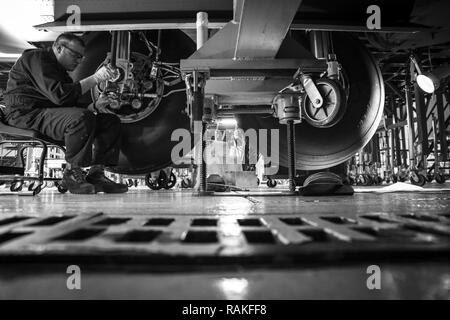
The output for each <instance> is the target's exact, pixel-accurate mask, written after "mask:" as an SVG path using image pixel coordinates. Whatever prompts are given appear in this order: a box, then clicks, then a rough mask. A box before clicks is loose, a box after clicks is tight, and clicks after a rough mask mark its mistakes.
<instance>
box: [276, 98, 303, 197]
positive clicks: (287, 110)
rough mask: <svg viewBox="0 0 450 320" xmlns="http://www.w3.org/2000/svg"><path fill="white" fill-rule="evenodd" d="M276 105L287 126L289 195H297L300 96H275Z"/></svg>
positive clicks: (277, 112)
mask: <svg viewBox="0 0 450 320" xmlns="http://www.w3.org/2000/svg"><path fill="white" fill-rule="evenodd" d="M274 105H275V107H276V116H277V117H278V119H279V121H280V123H281V124H285V125H286V126H287V128H286V129H287V139H288V150H287V152H288V164H287V165H288V179H289V191H288V192H287V195H297V194H298V193H297V191H296V190H295V189H296V185H295V124H296V123H299V122H300V121H301V120H300V119H301V116H300V112H301V110H300V107H299V96H298V95H296V94H280V95H278V96H276V97H275V99H274Z"/></svg>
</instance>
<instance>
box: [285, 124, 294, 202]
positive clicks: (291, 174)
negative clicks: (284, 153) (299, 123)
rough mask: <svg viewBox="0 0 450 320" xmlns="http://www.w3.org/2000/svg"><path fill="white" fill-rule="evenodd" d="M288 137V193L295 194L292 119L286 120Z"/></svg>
mask: <svg viewBox="0 0 450 320" xmlns="http://www.w3.org/2000/svg"><path fill="white" fill-rule="evenodd" d="M286 125H287V139H288V175H289V193H290V194H296V191H295V125H294V120H287V123H286Z"/></svg>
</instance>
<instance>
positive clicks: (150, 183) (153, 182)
mask: <svg viewBox="0 0 450 320" xmlns="http://www.w3.org/2000/svg"><path fill="white" fill-rule="evenodd" d="M158 181H159V179H153V178H152V175H151V174H150V173H149V174H147V175H146V176H145V185H146V186H147V187H149V188H150V189H152V190H159V189H161V188H162V186H161V185H159V183H158Z"/></svg>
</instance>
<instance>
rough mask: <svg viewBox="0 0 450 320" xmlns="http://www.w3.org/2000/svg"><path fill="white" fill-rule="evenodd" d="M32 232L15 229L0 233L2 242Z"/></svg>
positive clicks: (0, 241)
mask: <svg viewBox="0 0 450 320" xmlns="http://www.w3.org/2000/svg"><path fill="white" fill-rule="evenodd" d="M30 233H31V232H14V231H13V232H6V233H2V234H0V243H6V242H8V241H10V240H13V239H16V238H20V237H23V236H26V235H28V234H30Z"/></svg>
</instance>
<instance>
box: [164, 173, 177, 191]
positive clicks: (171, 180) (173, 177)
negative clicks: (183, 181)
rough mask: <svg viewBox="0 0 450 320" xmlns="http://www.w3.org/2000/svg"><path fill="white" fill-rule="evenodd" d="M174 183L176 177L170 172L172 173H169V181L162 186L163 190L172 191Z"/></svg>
mask: <svg viewBox="0 0 450 320" xmlns="http://www.w3.org/2000/svg"><path fill="white" fill-rule="evenodd" d="M176 183H177V177H176V176H175V174H174V173H173V172H172V173H170V177H169V180H168V181H167V182H166V184H165V185H164V189H166V190H169V189H172V188H173V187H174V186H175V184H176Z"/></svg>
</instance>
